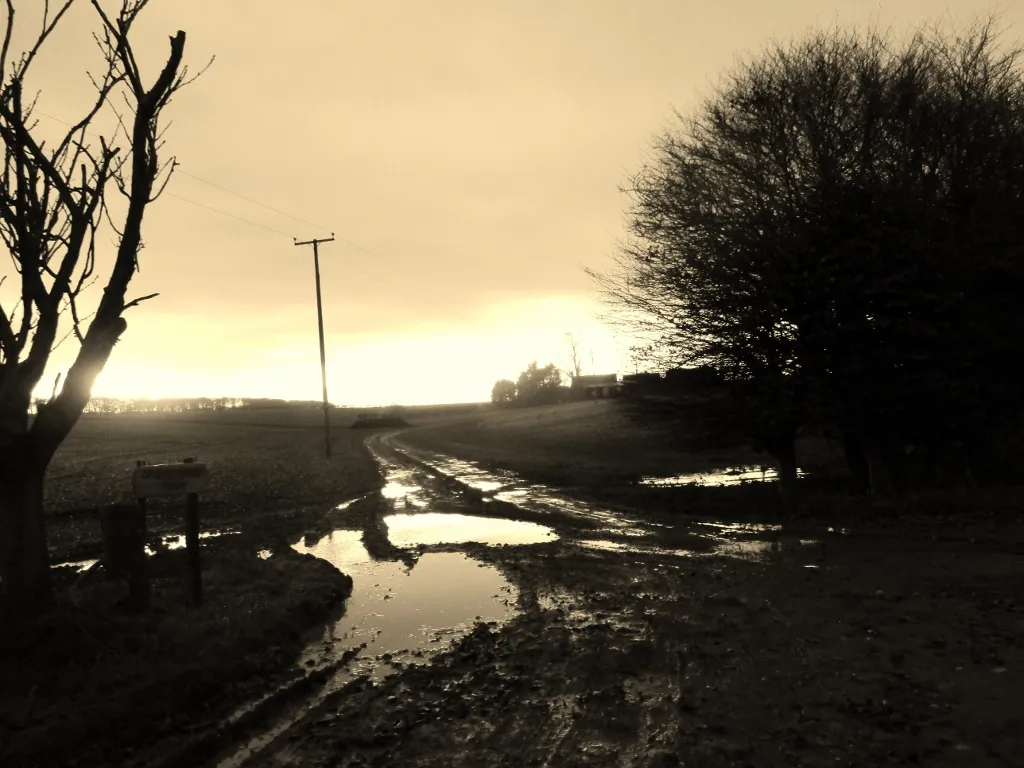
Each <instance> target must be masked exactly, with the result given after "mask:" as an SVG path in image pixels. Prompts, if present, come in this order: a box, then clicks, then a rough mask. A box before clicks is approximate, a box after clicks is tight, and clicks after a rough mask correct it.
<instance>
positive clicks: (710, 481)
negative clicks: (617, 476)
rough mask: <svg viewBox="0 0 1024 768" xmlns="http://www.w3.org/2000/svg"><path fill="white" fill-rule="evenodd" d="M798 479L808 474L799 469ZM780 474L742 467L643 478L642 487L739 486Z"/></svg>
mask: <svg viewBox="0 0 1024 768" xmlns="http://www.w3.org/2000/svg"><path fill="white" fill-rule="evenodd" d="M796 475H797V477H806V476H807V473H806V472H804V470H802V469H797V471H796ZM778 478H779V473H778V471H777V470H775V469H774V468H773V467H769V466H756V465H747V466H742V467H730V468H728V469H720V470H715V471H711V472H692V473H689V474H683V475H673V476H671V477H653V476H649V477H642V478H640V484H641V485H653V486H658V487H669V488H671V487H676V486H680V485H711V486H719V485H739V484H740V483H750V482H759V483H760V482H767V481H769V480H778Z"/></svg>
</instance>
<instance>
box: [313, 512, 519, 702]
mask: <svg viewBox="0 0 1024 768" xmlns="http://www.w3.org/2000/svg"><path fill="white" fill-rule="evenodd" d="M392 517H403V516H401V515H393V516H392ZM361 538H362V534H361V532H360V531H351V530H338V531H334V532H333V533H331V534H329V535H327V536H325V537H324V538H322V539H320V540H319V541H317V542H315V543H313V544H311V545H306V544H305V543H304V542H299V543H297V544H294V545H293V548H294V549H295V550H296V551H298V552H303V553H308V554H312V555H315V556H317V557H320V558H322V559H324V560H326V561H327V562H329V563H331V564H332V565H334V566H335V567H336V568H338V569H339V570H341V571H342V572H344V573H346V574H348V575H349V576H351V577H352V595H351V596H350V597H349V599H348V601H347V603H346V608H345V616H344V618H342V619H341V620H340V621H339V622H337V623H336V624H335V625H333V626H332V627H330V628H329V629H328V630H327V631H326V633H325V635H324V638H323V643H322V644H320V645H319V646H317V647H314V648H312V649H310V650H308V651H307V656H306V657H305V659H304V661H313V662H314V663H317V664H320V663H325V662H330V661H331V660H334V659H337V658H340V656H341V655H342V654H343V653H345V652H346V651H349V650H351V649H354V648H358V647H360V646H361V645H362V644H364V643H365V644H366V647H365V649H364V650H363V652H362V653H361V654H360V655H359V656H357V657H356V658H355V659H354V660H353V661H352V663H351V664H350V665H349V667H348V668H347V670H346V671H344V672H343V673H342V674H341V676H340V677H338V678H337V680H335V681H333V684H334V686H335V687H336V686H337V685H338V684H341V683H343V682H345V681H346V680H348V679H351V678H352V677H353V676H355V675H359V674H369V675H371V676H372V677H374V678H376V679H380V678H382V677H384V676H386V675H388V674H390V673H391V672H393V671H394V669H395V668H396V666H400V665H402V664H411V663H417V662H420V661H422V660H423V658H424V657H425V655H426V654H427V652H432V651H436V650H438V649H439V648H438V646H439V645H440V644H441V641H442V640H445V639H450V638H452V637H455V636H459V635H462V634H464V633H465V632H467V631H469V630H470V629H471V628H472V625H473V624H474V623H475V622H478V621H484V622H490V621H494V622H501V621H504V620H505V619H507V618H508V617H509V616H510V615H511V614H512V611H513V606H514V605H515V602H516V597H517V596H516V593H515V590H514V588H513V587H512V586H511V585H510V584H509V583H508V582H507V581H506V580H505V578H504V577H503V576H502V575H501V574H500V573H499V572H498V571H497V570H496V569H495V568H493V567H491V566H488V565H484V564H482V563H478V562H477V561H475V560H473V559H471V558H470V557H468V556H466V555H463V554H461V553H453V552H439V553H427V554H424V555H423V556H422V557H420V559H419V560H418V561H417V562H416V565H415V567H413V568H408V567H406V566H405V565H403V564H402V563H400V562H392V561H379V560H374V559H373V558H372V557H371V556H370V554H369V552H367V550H366V548H365V547H364V546H363V543H362V540H361ZM395 543H397V542H395ZM385 654H387V658H386V659H384V658H381V657H383V656H384V655H385Z"/></svg>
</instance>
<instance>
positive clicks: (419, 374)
mask: <svg viewBox="0 0 1024 768" xmlns="http://www.w3.org/2000/svg"><path fill="white" fill-rule="evenodd" d="M104 4H105V7H108V8H110V7H113V6H114V5H116V3H113V2H107V1H106V0H104ZM16 6H17V7H18V9H19V11H18V13H19V15H18V16H17V17H16V20H15V32H16V37H15V42H16V43H17V42H19V41H21V42H24V40H25V39H26V37H27V35H28V34H29V33H31V32H32V31H33V30H34V28H35V27H36V25H37V24H38V17H39V9H40V7H41V6H42V3H41V2H38V0H16ZM988 12H998V13H1001V21H1002V25H1003V26H1004V27H1006V28H1008V33H1009V34H1010V35H1011V36H1013V37H1021V33H1020V30H1021V28H1022V23H1024V4H1018V3H1014V2H1004V3H1001V4H1000V3H991V2H986V1H983V0H978V1H977V2H975V1H974V0H956V1H955V2H951V3H948V4H943V3H941V2H936V1H935V0H886V2H885V3H884V4H883V3H871V2H865V1H864V0H845V1H841V2H828V1H827V0H775V2H771V3H766V2H763V0H716V1H715V2H710V0H702V1H701V2H687V1H685V0H675V1H674V2H672V1H670V0H573V1H570V0H516V2H511V0H503V1H499V0H462V1H461V2H460V1H457V0H430V2H421V1H420V0H401V1H398V0H390V1H388V0H362V1H360V2H356V1H355V0H294V1H293V2H291V3H287V4H285V3H281V2H280V1H279V0H274V1H273V2H271V0H152V2H151V4H150V6H149V7H148V8H147V10H146V11H145V13H144V15H143V17H142V18H141V19H140V21H139V24H138V27H137V29H136V38H135V41H136V42H135V45H136V50H137V52H138V54H139V58H140V63H141V66H142V68H143V72H144V75H145V76H147V77H148V79H149V82H152V81H153V79H155V77H156V75H157V73H158V71H159V68H160V66H161V65H162V63H163V61H164V60H165V59H166V55H167V51H168V38H169V37H170V36H171V35H173V34H174V33H175V32H176V31H177V30H179V29H182V30H185V31H186V33H187V42H186V48H185V59H186V62H187V63H188V64H189V67H190V71H197V70H199V69H201V68H202V67H203V65H204V64H205V63H206V62H207V61H208V60H209V59H210V58H211V56H216V60H215V61H214V63H213V65H212V66H211V67H210V68H209V69H208V70H207V71H206V72H205V73H204V74H203V75H202V77H201V78H199V79H198V80H197V81H196V82H195V83H193V84H192V85H190V86H189V87H188V88H187V89H185V90H183V91H181V92H180V93H179V94H178V95H177V96H176V97H175V99H174V101H173V102H172V104H171V105H170V107H169V108H168V110H167V112H166V117H167V118H169V119H170V121H171V122H172V124H171V126H170V128H169V129H168V131H167V134H166V146H165V147H164V150H163V153H164V157H166V158H170V157H171V156H172V155H173V156H174V157H176V159H177V160H178V162H179V163H180V165H179V172H178V173H177V174H176V175H175V176H174V178H173V179H172V181H171V183H170V185H169V187H168V189H167V194H165V196H163V197H161V198H160V199H159V200H158V201H157V202H155V203H153V204H152V205H151V207H150V209H149V210H148V211H147V213H146V219H145V222H144V227H143V237H144V241H145V248H144V250H143V251H142V253H141V255H140V264H141V271H140V273H139V274H137V275H136V276H135V278H134V279H133V282H132V285H131V287H130V289H129V298H133V297H134V296H139V295H145V294H149V293H153V292H159V293H160V296H159V297H158V298H156V299H153V300H151V301H148V302H145V303H144V304H142V305H140V306H138V307H135V308H132V309H130V310H128V312H127V314H126V319H127V320H128V330H127V332H126V334H125V335H124V337H123V338H122V340H121V342H120V343H119V344H118V345H117V346H116V348H115V350H114V353H113V355H112V357H111V359H110V361H109V363H108V364H107V367H106V369H105V370H104V371H103V373H102V374H100V377H99V378H98V379H97V382H96V385H95V387H94V389H93V392H94V394H95V395H106V396H115V397H170V396H178V397H193V396H203V395H205V396H235V397H283V398H289V399H319V397H320V390H321V384H320V360H319V349H318V340H317V319H316V302H315V292H314V279H313V264H312V261H313V254H312V249H311V248H310V247H309V246H303V247H295V246H294V244H293V240H294V239H295V238H297V239H299V240H308V239H310V238H314V237H330V235H331V233H332V232H333V233H334V234H335V236H336V239H335V241H334V242H330V243H325V244H323V245H321V246H320V270H321V281H322V290H323V305H324V306H323V313H324V329H325V337H326V348H327V353H326V356H327V377H328V390H329V397H330V400H331V401H332V402H334V403H337V404H344V405H356V406H367V405H388V404H392V403H403V404H421V403H422V404H426V403H447V402H469V401H481V400H486V399H487V398H488V397H489V393H490V389H491V386H492V385H493V383H494V382H495V380H497V379H499V378H512V379H515V377H516V376H517V375H518V373H519V372H520V371H521V370H522V369H523V368H525V367H526V365H527V364H528V363H529V362H531V361H532V360H537V361H538V362H539V363H540V364H541V365H544V364H545V363H548V362H554V363H555V364H556V365H558V366H559V367H561V368H563V369H567V368H569V367H570V356H569V345H568V343H567V341H566V337H565V334H566V333H567V332H569V333H573V334H574V336H575V337H576V338H577V340H578V342H579V346H580V348H581V350H582V355H581V357H582V362H583V368H584V372H585V373H610V372H617V373H629V372H632V371H633V370H634V363H633V362H632V361H631V359H630V356H629V352H628V347H629V344H630V339H629V338H628V337H627V336H623V335H622V333H621V332H619V331H616V330H614V329H612V328H609V327H608V326H607V325H605V324H604V323H603V322H602V317H603V314H604V311H605V310H604V307H603V306H602V304H601V302H600V299H599V296H598V294H597V292H596V289H595V286H594V284H593V281H592V280H591V278H590V277H589V276H588V275H587V274H586V273H585V272H584V269H585V268H588V267H589V268H591V269H596V270H599V271H600V270H603V269H608V268H609V267H610V266H611V261H610V259H611V257H612V256H613V255H614V253H615V252H616V249H617V247H618V246H619V244H620V243H621V241H622V239H623V237H624V236H625V224H626V218H625V214H626V210H627V206H628V201H627V199H626V197H625V196H624V195H623V194H622V193H621V192H620V188H621V187H622V185H624V184H625V183H627V182H628V179H629V177H630V175H631V174H632V173H634V172H635V171H637V170H638V169H639V168H640V167H641V165H642V163H643V162H644V159H645V157H647V156H648V153H649V148H650V146H651V142H652V140H653V139H654V138H655V137H656V136H657V135H658V134H659V133H661V132H662V131H664V130H665V129H667V128H669V127H671V126H672V125H673V122H674V120H675V118H674V110H679V111H680V112H682V113H684V114H685V113H686V112H687V111H689V110H692V109H693V108H694V107H695V105H696V104H697V103H698V100H699V99H700V98H701V97H702V96H703V95H706V94H707V93H708V92H709V91H710V90H711V89H712V88H713V87H714V86H715V85H716V83H718V82H720V79H721V78H722V77H723V75H724V74H725V73H726V72H727V71H728V70H729V69H730V68H731V67H732V66H734V65H735V63H736V62H737V61H738V59H739V58H741V57H749V56H751V55H753V54H756V52H757V51H758V50H759V49H760V48H761V47H762V46H763V45H764V44H765V43H766V42H767V41H768V40H770V39H771V38H789V37H791V36H794V35H795V36H799V35H802V34H803V33H805V32H807V31H809V30H811V29H812V28H816V27H822V26H830V25H834V24H837V23H838V24H842V25H864V24H866V23H869V22H877V23H879V24H881V25H883V26H890V25H891V26H892V28H893V29H894V31H896V32H897V33H898V32H901V31H905V30H907V29H910V28H912V27H914V26H917V25H919V24H921V23H925V22H929V21H937V20H942V19H949V18H952V19H954V20H956V19H969V18H970V17H971V15H972V14H985V13H988ZM96 29H97V23H96V18H95V13H94V11H93V10H92V9H91V8H90V6H89V4H88V2H86V0H79V2H78V5H77V7H76V8H75V9H74V10H73V11H72V12H71V14H70V15H69V16H68V17H67V18H66V19H65V20H64V22H63V23H62V26H61V28H60V29H59V30H58V33H57V34H56V35H55V37H54V38H53V39H52V40H51V41H50V43H49V48H48V49H47V50H46V51H45V52H44V55H43V56H42V57H41V58H40V59H39V60H38V62H37V63H36V65H35V73H34V76H33V79H32V81H31V82H32V85H33V86H34V87H35V88H38V89H39V90H40V97H39V101H38V107H37V108H38V110H39V112H40V113H41V114H42V115H44V116H43V117H40V125H39V128H38V130H39V131H40V132H41V133H43V134H46V133H47V132H55V131H58V130H59V129H61V128H63V127H64V126H63V124H62V123H61V122H60V121H74V120H76V119H77V118H78V117H79V116H80V114H82V112H83V110H84V109H85V108H86V106H87V104H88V100H89V98H90V96H91V93H92V92H91V86H90V84H89V80H88V79H87V76H86V70H87V69H88V68H89V67H90V66H94V65H95V61H96V59H95V52H94V49H95V45H94V43H93V42H92V38H91V34H92V32H93V31H95V30H96ZM109 126H110V123H109V120H108V121H107V122H106V123H104V122H101V123H100V124H98V126H97V131H99V132H103V130H104V128H105V127H106V128H108V129H109ZM245 198H248V199H245ZM271 208H273V209H277V211H280V212H283V213H285V214H287V215H280V214H279V213H276V212H274V211H273V210H271ZM112 238H113V235H112V234H110V233H108V237H107V240H106V242H105V243H103V245H104V248H105V250H104V252H103V254H101V257H100V263H101V265H102V263H103V259H104V258H105V257H106V256H109V255H110V254H112V253H113V249H114V244H113V239H112ZM8 272H12V268H11V267H10V262H6V263H5V264H4V265H3V266H2V267H0V275H3V274H7V273H8ZM100 290H102V286H101V285H96V286H94V288H93V293H92V296H93V297H94V298H93V305H94V304H95V301H96V299H98V296H99V291H100ZM0 298H3V299H4V300H5V306H9V303H8V301H9V295H4V294H3V293H2V292H0ZM75 351H76V348H75V345H74V344H73V339H69V340H68V341H66V342H65V343H64V344H63V345H62V346H61V347H60V348H59V349H58V350H57V351H56V352H55V353H54V355H53V357H52V359H51V364H50V366H49V367H48V369H47V372H46V375H45V376H44V379H43V381H42V382H41V383H40V386H39V388H38V390H37V391H38V393H39V394H41V395H48V394H49V392H50V390H51V388H52V386H53V379H54V377H55V376H56V374H57V373H59V372H61V371H63V370H66V369H67V367H68V366H69V364H70V361H71V359H72V358H71V355H73V354H74V353H75Z"/></svg>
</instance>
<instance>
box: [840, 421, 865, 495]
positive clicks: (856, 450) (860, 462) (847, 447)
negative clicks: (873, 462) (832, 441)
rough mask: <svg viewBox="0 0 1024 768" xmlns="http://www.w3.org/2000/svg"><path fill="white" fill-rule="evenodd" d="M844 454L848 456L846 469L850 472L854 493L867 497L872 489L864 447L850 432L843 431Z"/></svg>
mask: <svg viewBox="0 0 1024 768" xmlns="http://www.w3.org/2000/svg"><path fill="white" fill-rule="evenodd" d="M843 453H844V454H845V456H846V467H847V469H848V470H849V471H850V479H851V485H852V488H853V492H854V493H856V494H858V495H865V494H867V492H868V491H869V490H870V488H871V474H870V468H869V467H868V461H867V457H866V456H865V455H864V446H863V445H862V444H861V442H860V440H858V439H857V436H856V435H855V434H853V432H852V431H850V430H843Z"/></svg>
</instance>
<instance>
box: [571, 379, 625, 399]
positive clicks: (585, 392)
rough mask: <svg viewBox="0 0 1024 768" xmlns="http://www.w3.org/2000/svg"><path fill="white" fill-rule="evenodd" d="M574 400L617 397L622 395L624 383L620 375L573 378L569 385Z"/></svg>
mask: <svg viewBox="0 0 1024 768" xmlns="http://www.w3.org/2000/svg"><path fill="white" fill-rule="evenodd" d="M569 394H570V396H571V398H572V399H573V400H589V399H593V398H598V397H617V396H619V395H621V394H622V382H621V381H619V376H618V374H615V373H601V374H593V375H589V376H573V377H572V384H570V385H569Z"/></svg>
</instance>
